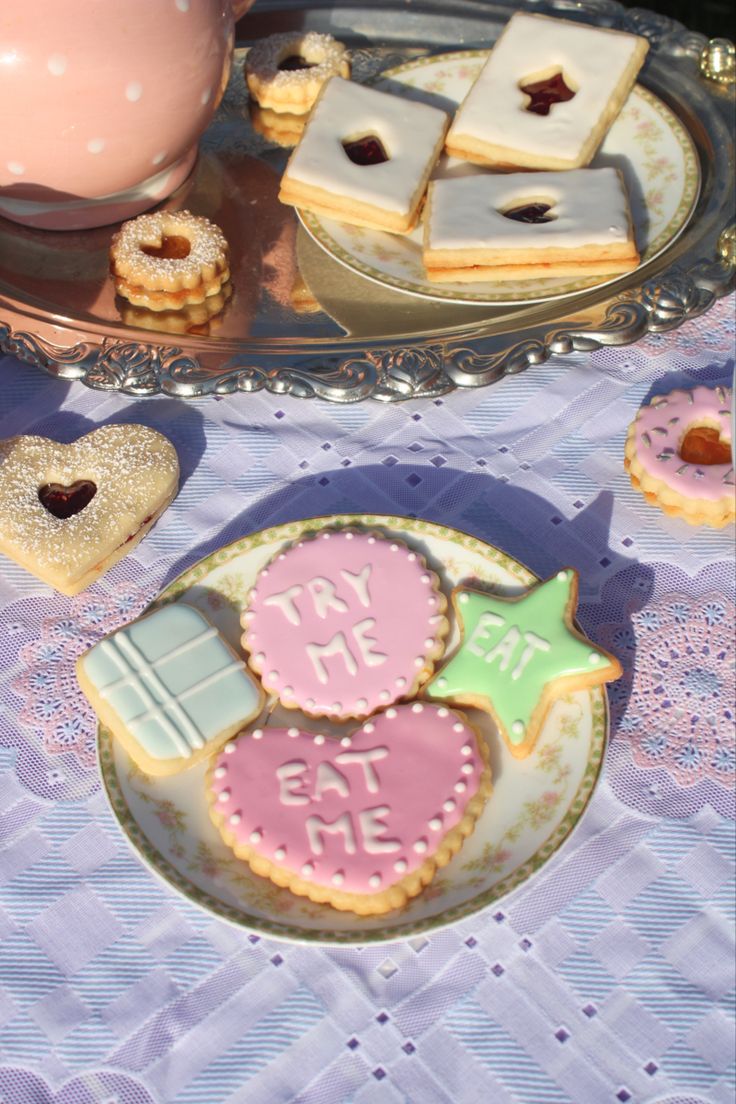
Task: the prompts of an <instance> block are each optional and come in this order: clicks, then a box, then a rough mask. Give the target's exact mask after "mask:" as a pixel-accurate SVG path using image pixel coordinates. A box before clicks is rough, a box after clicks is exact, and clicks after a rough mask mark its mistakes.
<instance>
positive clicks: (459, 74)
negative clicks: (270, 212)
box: [299, 50, 700, 305]
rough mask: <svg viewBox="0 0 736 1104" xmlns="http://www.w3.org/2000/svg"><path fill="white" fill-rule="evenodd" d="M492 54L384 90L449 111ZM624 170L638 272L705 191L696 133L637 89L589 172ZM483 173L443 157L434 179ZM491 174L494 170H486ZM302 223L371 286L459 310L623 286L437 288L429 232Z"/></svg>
mask: <svg viewBox="0 0 736 1104" xmlns="http://www.w3.org/2000/svg"><path fill="white" fill-rule="evenodd" d="M487 57H488V51H487V50H465V51H461V52H460V53H452V54H441V55H439V56H435V57H429V58H422V59H420V60H419V61H413V62H408V63H407V64H405V65H399V66H397V67H396V68H394V69H389V70H386V71H385V72H384V73H382V74H381V79H380V80H379V81H378V82H377V83H376V87H377V88H381V89H383V90H384V91H387V92H393V93H394V94H400V95H406V96H407V97H410V98H412V99H422V100H424V101H425V102H426V103H432V104H435V105H436V106H437V107H441V108H443V109H444V110H446V111H448V112H450V113H452V112H453V111H454V110H455V108H456V107H457V105H458V104H459V103H460V102H461V101H462V100H463V99H464V98H465V96H466V95H467V93H468V91H469V89H470V87H471V85H472V84H473V82H474V81H475V78H476V77H477V76H478V73H479V72H480V70H481V68H482V66H483V63H484V61H485V59H486V58H487ZM605 165H612V166H614V167H616V168H618V169H620V170H621V172H622V173H623V176H624V180H625V183H626V187H627V191H628V194H629V200H630V203H631V209H632V217H633V221H634V228H635V231H636V241H637V245H638V247H639V252H640V255H641V263H640V265H639V267H641V266H642V265H644V264H646V263H647V262H648V261H651V260H653V258H655V257H657V256H659V254H660V253H662V251H663V250H665V249H666V248H667V247H668V246H669V245H671V244H672V242H673V241H674V240H675V238H676V237H677V236H678V235H679V234H680V233H681V232H682V231H683V230H684V228H685V227H686V226H687V223H688V221H689V219H690V216H691V214H692V211H693V209H694V207H695V204H696V202H697V199H698V195H699V192H700V169H699V164H698V158H697V154H696V151H695V147H694V145H693V142H692V139H691V138H690V135H689V134H688V132H687V131H686V130H685V127H684V126H683V125H682V123H681V122H680V120H679V119H678V118H677V117H676V116H675V115H674V114H673V113H672V111H670V109H669V108H668V107H667V106H666V105H665V104H664V103H663V102H662V101H661V100H660V99H658V97H657V96H655V95H654V93H653V92H650V91H649V90H648V89H646V88H643V87H642V86H641V85H636V86H635V88H634V89H633V90H632V93H631V95H630V96H629V99H628V100H627V102H626V104H625V105H624V107H623V109H622V111H621V114H620V115H619V116H618V118H617V119H616V121H615V122H614V124H613V126H612V127H611V129H610V130H609V132H608V134H607V135H606V138H605V140H604V142H603V144H602V146H601V148H600V150H599V151H598V153H597V155H596V157H595V158H594V160H593V162H592V164H591V168H601V167H603V166H605ZM483 171H484V170H483V169H481V168H479V167H478V166H475V165H470V164H467V163H465V162H461V161H457V160H455V159H451V158H450V159H448V158H445V159H443V161H441V163H440V165H439V166H438V169H437V170H436V172H435V174H434V175H435V177H438V176H458V175H468V174H470V173H479V172H483ZM485 171H487V170H485ZM299 217H300V219H301V221H302V224H303V225H304V227H305V228H306V230H307V231H308V233H309V234H310V235H311V236H312V237H313V238H314V239H315V241H317V242H319V244H320V245H321V246H322V248H323V249H325V250H326V251H327V252H328V253H329V254H330V256H332V257H334V259H335V260H337V261H340V262H341V263H342V264H344V265H346V266H347V267H348V268H350V269H352V270H353V271H354V272H359V273H360V274H361V275H362V276H366V277H367V278H368V279H369V280H373V281H375V282H376V283H379V284H383V285H384V286H385V287H391V288H394V289H396V290H397V291H404V292H407V293H408V294H410V295H418V296H421V297H422V298H426V299H434V300H438V301H449V302H453V303H477V304H479V305H482V304H488V305H490V304H494V303H505V304H508V305H517V304H521V303H533V302H543V301H547V300H550V299H559V298H562V297H565V296H568V295H574V294H575V293H576V292H579V291H583V290H585V289H586V288H591V287H601V286H605V285H607V284H612V283H614V282H615V281H616V280H620V279H621V276H620V275H618V276H611V277H608V278H606V279H603V280H601V279H595V278H590V277H589V278H587V279H577V280H575V279H570V278H569V277H564V278H561V277H558V278H556V279H549V278H548V279H544V280H517V281H513V282H512V281H504V282H503V283H499V282H485V283H478V284H472V285H468V284H436V283H430V282H429V281H428V280H427V278H426V276H425V274H424V266H423V265H422V233H423V229H422V224H421V223H420V224H419V226H417V228H416V229H415V230H414V231H413V232H412V233H411V234H409V235H406V236H401V235H398V234H387V233H384V232H382V231H378V230H366V229H364V228H363V227H359V226H349V225H348V224H347V223H343V222H337V221H336V220H334V219H327V218H322V217H320V216H318V215H315V214H313V213H311V212H307V211H299Z"/></svg>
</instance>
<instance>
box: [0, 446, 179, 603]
mask: <svg viewBox="0 0 736 1104" xmlns="http://www.w3.org/2000/svg"><path fill="white" fill-rule="evenodd" d="M178 485H179V461H178V458H177V455H176V450H175V448H174V446H173V445H172V444H171V442H170V441H169V440H168V439H167V438H166V437H164V436H163V434H161V433H157V432H156V431H155V430H153V429H148V428H147V427H146V426H140V425H108V426H102V427H101V428H100V429H95V430H93V431H92V432H91V433H88V434H86V436H84V437H80V438H79V439H78V440H77V441H74V442H72V443H71V444H60V443H59V442H57V441H50V440H48V439H47V438H45V437H32V436H20V437H11V438H8V439H7V440H5V441H0V552H3V553H4V554H5V555H6V556H9V557H10V558H11V559H13V560H15V561H16V562H17V563H19V564H21V566H22V567H25V568H26V570H27V571H30V572H31V573H32V574H33V575H37V576H38V578H39V579H42V580H43V581H44V582H46V583H49V584H50V585H51V586H53V587H55V588H56V590H58V591H61V593H62V594H69V595H72V594H78V593H79V592H80V591H81V590H84V589H85V588H86V587H88V586H90V585H91V583H93V582H94V581H95V579H97V578H99V576H100V575H102V574H104V572H105V571H107V570H108V569H109V568H111V567H112V566H113V564H115V563H117V562H118V560H120V559H122V557H123V556H125V555H127V554H128V553H129V552H132V550H133V549H134V548H135V546H136V545H137V544H138V542H139V541H140V540H142V538H143V537H144V536H145V535H146V533H147V532H148V530H149V529H150V528H151V526H152V525H154V524H155V522H156V521H157V520H158V518H159V517H160V516H161V514H162V513H163V511H164V510H165V509H166V507H167V506H168V505H169V503H170V502H171V501H172V499H173V498H174V496H175V494H176V492H177V489H178Z"/></svg>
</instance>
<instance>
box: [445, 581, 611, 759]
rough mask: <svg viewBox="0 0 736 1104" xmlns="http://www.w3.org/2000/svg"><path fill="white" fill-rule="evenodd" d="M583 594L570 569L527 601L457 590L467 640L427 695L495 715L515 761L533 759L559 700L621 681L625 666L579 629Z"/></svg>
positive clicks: (457, 610)
mask: <svg viewBox="0 0 736 1104" xmlns="http://www.w3.org/2000/svg"><path fill="white" fill-rule="evenodd" d="M577 593H578V581H577V574H576V572H575V571H573V570H572V569H570V568H566V569H565V570H562V571H558V573H557V574H556V575H555V576H553V578H551V579H548V580H547V581H546V582H545V583H540V585H539V586H536V587H534V588H533V589H532V590H530V591H529V592H528V593H527V594H524V595H522V596H521V597H520V598H501V597H499V596H498V595H495V594H486V593H483V592H480V591H475V590H471V589H470V588H467V587H457V588H456V589H455V590H454V591H453V595H452V597H453V603H454V606H455V613H456V616H457V619H458V623H459V624H460V625H461V626H462V634H463V635H462V641H461V643H460V646H459V647H458V649H457V651H456V652H455V654H454V655H453V656H452V657H451V658H450V660H449V661H448V662H447V663H446V664H445V666H444V667H442V668H441V670H440V671H439V673H438V674H437V675H436V676H435V677H434V678H433V679H432V680H431V681H430V682H429V684H428V685H427V687H426V689H425V694H426V696H427V697H429V698H431V699H445V700H447V701H452V702H458V703H460V704H464V705H472V706H476V707H477V708H478V709H484V710H485V711H486V712H489V713H490V714H491V716H492V717H493V719H494V720H495V722H496V724H497V726H498V730H499V732H500V734H501V736H502V737H503V739H504V741H505V742H506V745H507V747H508V748H509V750H510V751H511V753H512V755H514V756H515V757H516V758H519V759H522V758H525V757H526V756H527V755H529V754H530V752H531V751H532V750H533V749H534V746H535V744H536V742H537V737H538V735H539V732H540V729H541V727H542V725H543V723H544V719H545V717H546V715H547V712H548V710H549V708H550V706H551V705H552V703H553V701H555V700H556V699H557V698H559V697H561V696H562V695H564V694H569V693H571V692H573V691H575V690H585V689H589V688H590V687H593V686H600V685H601V684H602V683H604V682H610V681H612V680H613V679H617V678H619V677H620V675H621V665H620V663H619V662H618V660H617V659H615V658H614V656H612V655H609V654H608V652H605V651H603V649H601V648H597V647H596V646H595V645H594V644H592V643H591V641H590V640H588V639H586V637H584V636H583V635H582V633H580V632H579V631H578V630H577V629H576V628H575V626H574V624H573V619H574V617H575V610H576V608H577Z"/></svg>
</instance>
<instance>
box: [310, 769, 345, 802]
mask: <svg viewBox="0 0 736 1104" xmlns="http://www.w3.org/2000/svg"><path fill="white" fill-rule="evenodd" d="M328 790H337V792H338V793H339V795H340V797H349V796H350V784H349V783H348V780H347V778H346V777H345V775H344V774H341V773H340V771H339V770H336V769H335V768H334V767H333V766H332V764H331V763H320V765H319V766H318V767H317V778H316V781H315V783H314V800H315V801H321V800H322V794H323V793H326V792H327V791H328Z"/></svg>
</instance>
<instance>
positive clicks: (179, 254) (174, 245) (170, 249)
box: [141, 234, 192, 261]
mask: <svg viewBox="0 0 736 1104" xmlns="http://www.w3.org/2000/svg"><path fill="white" fill-rule="evenodd" d="M191 250H192V243H191V242H190V241H189V238H182V237H180V235H178V234H172V235H171V236H170V237H166V236H164V237H163V238H162V239H161V244H160V245H142V246H141V253H145V254H146V256H147V257H159V258H160V259H161V260H163V261H183V260H184V258H185V257H188V256H189V254H190V253H191Z"/></svg>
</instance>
